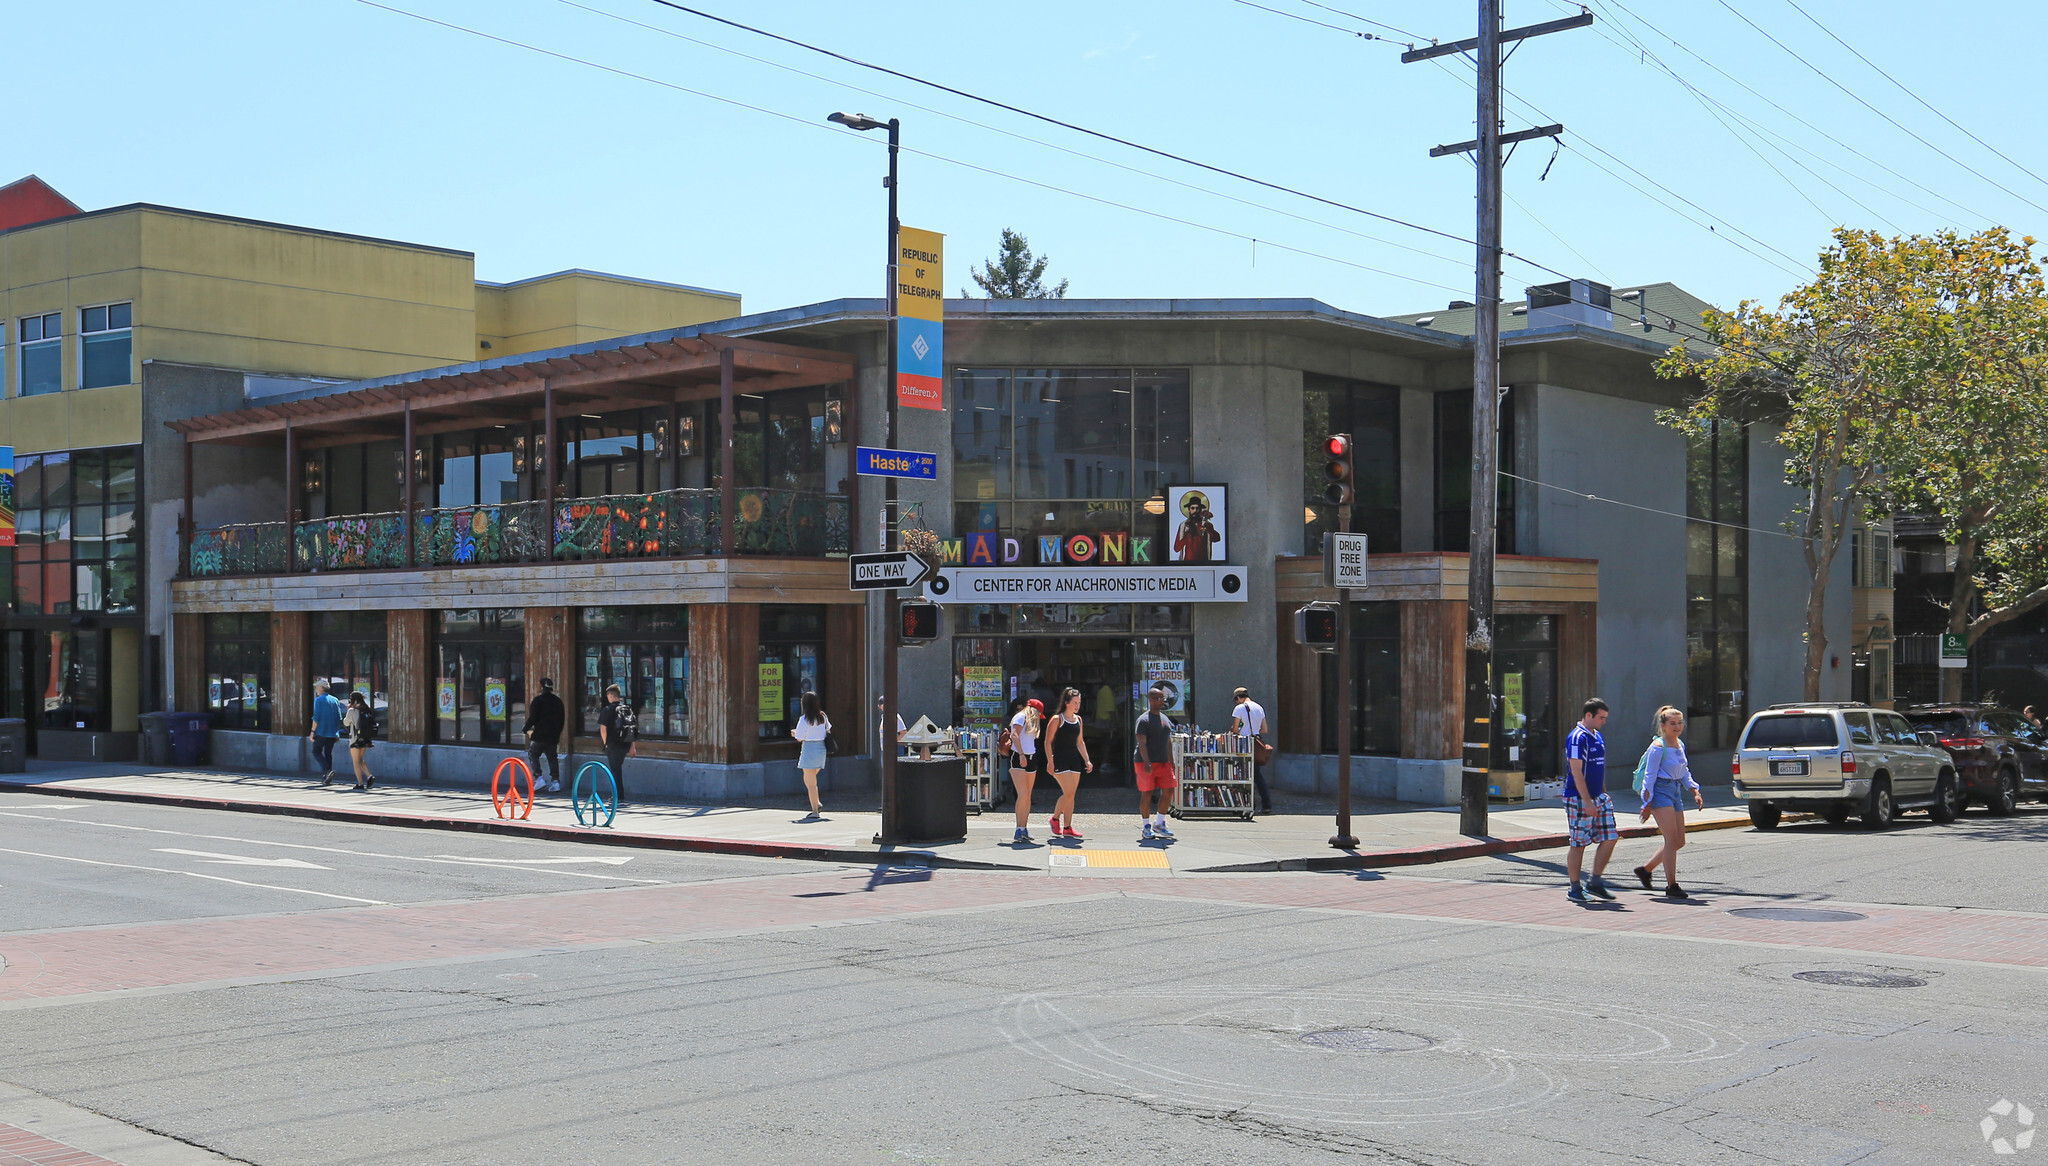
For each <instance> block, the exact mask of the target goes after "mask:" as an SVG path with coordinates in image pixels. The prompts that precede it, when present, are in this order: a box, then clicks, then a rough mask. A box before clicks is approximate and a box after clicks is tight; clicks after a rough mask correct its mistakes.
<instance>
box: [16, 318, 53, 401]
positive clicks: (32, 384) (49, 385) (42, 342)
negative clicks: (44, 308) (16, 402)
mask: <svg viewBox="0 0 2048 1166" xmlns="http://www.w3.org/2000/svg"><path fill="white" fill-rule="evenodd" d="M63 321H64V317H63V314H62V313H60V312H50V313H48V314H46V315H41V316H23V317H22V318H21V319H20V321H19V322H18V323H17V325H16V328H15V332H16V335H17V336H18V337H19V345H20V350H21V389H20V394H21V395H22V396H24V397H35V396H40V395H42V394H44V393H54V392H56V391H57V390H59V389H61V388H63V387H64V371H63V370H64V323H63Z"/></svg>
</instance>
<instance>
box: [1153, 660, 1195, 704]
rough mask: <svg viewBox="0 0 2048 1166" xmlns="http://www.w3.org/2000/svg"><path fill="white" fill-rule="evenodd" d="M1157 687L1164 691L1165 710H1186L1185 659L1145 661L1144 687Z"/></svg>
mask: <svg viewBox="0 0 2048 1166" xmlns="http://www.w3.org/2000/svg"><path fill="white" fill-rule="evenodd" d="M1154 688H1157V689H1160V690H1162V691H1164V692H1165V693H1166V711H1167V712H1169V713H1174V714H1176V715H1177V714H1180V713H1184V712H1186V711H1187V699H1188V662H1187V661H1186V660H1147V661H1145V689H1146V691H1148V692H1149V691H1151V690H1152V689H1154Z"/></svg>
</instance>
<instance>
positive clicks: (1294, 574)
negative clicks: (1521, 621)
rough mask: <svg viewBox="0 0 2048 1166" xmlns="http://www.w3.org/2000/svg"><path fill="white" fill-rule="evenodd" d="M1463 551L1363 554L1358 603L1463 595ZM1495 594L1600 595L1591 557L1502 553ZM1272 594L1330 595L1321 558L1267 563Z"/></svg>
mask: <svg viewBox="0 0 2048 1166" xmlns="http://www.w3.org/2000/svg"><path fill="white" fill-rule="evenodd" d="M1467 563H1468V560H1467V558H1466V556H1464V555H1445V554H1434V553H1431V554H1412V555H1408V554H1403V555H1372V556H1370V557H1369V559H1368V560H1367V583H1368V584H1369V585H1368V586H1366V587H1363V588H1358V589H1354V590H1353V592H1352V597H1353V598H1354V599H1356V600H1357V601H1358V602H1360V603H1370V602H1372V601H1374V600H1383V599H1395V600H1411V599H1459V600H1462V599H1464V598H1465V595H1466V582H1467V576H1468V574H1469V572H1468V570H1467ZM1494 584H1495V593H1496V598H1498V599H1499V600H1500V601H1501V602H1504V603H1505V602H1509V601H1516V602H1526V603H1595V602H1598V601H1599V599H1600V564H1599V563H1598V562H1596V561H1594V560H1592V559H1545V558H1531V557H1524V556H1518V555H1502V556H1501V557H1500V559H1499V560H1498V561H1497V562H1496V564H1495V567H1494ZM1273 587H1274V594H1275V596H1276V597H1277V598H1278V599H1279V600H1280V601H1281V602H1284V603H1295V604H1301V603H1306V602H1308V601H1309V600H1311V599H1326V600H1335V599H1336V598H1337V593H1336V591H1334V590H1332V589H1330V588H1326V587H1324V586H1323V561H1322V560H1321V559H1319V558H1309V557H1300V556H1287V557H1282V558H1279V559H1276V560H1275V561H1274V564H1273Z"/></svg>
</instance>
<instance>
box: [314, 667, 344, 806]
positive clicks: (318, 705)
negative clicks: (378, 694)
mask: <svg viewBox="0 0 2048 1166" xmlns="http://www.w3.org/2000/svg"><path fill="white" fill-rule="evenodd" d="M327 688H328V685H327V682H326V681H325V680H315V681H314V682H313V692H314V696H313V731H312V732H311V733H308V734H306V738H307V739H308V740H310V741H312V742H313V761H314V763H315V764H317V765H319V766H320V784H321V785H332V784H334V742H335V741H336V740H338V739H339V738H340V737H341V702H340V701H338V700H336V699H334V694H333V693H331V692H329V691H327Z"/></svg>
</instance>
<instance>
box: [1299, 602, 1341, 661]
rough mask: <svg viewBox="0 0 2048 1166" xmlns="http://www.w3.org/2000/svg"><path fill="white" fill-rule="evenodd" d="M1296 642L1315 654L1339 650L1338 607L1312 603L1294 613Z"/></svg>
mask: <svg viewBox="0 0 2048 1166" xmlns="http://www.w3.org/2000/svg"><path fill="white" fill-rule="evenodd" d="M1294 642H1295V643H1297V644H1300V645H1301V646H1302V647H1304V648H1307V649H1309V650H1310V651H1313V652H1334V651H1336V650H1337V607H1336V605H1335V604H1330V603H1321V602H1317V603H1311V604H1309V605H1308V606H1306V607H1299V608H1296V609H1295V611H1294Z"/></svg>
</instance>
